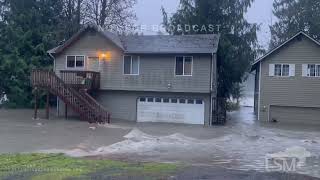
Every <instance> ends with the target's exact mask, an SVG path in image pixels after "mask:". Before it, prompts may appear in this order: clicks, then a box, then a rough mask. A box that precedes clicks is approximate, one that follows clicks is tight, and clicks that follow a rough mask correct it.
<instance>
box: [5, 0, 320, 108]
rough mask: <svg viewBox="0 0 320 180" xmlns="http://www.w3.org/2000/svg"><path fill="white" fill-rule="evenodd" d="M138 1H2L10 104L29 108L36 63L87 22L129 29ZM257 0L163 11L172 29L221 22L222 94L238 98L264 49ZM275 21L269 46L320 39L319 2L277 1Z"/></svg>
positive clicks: (187, 2) (183, 2) (209, 0)
mask: <svg viewBox="0 0 320 180" xmlns="http://www.w3.org/2000/svg"><path fill="white" fill-rule="evenodd" d="M135 3H136V0H0V91H1V92H3V91H4V92H6V93H7V95H8V97H9V100H10V103H9V107H30V106H31V105H32V89H31V87H30V84H29V76H30V71H31V69H32V68H36V67H42V68H43V67H46V68H50V67H51V66H52V64H53V62H52V59H51V58H50V57H49V56H48V55H47V53H46V51H47V50H48V49H50V48H52V47H55V46H56V45H57V44H59V43H61V42H62V41H64V40H66V39H68V38H69V37H70V36H72V35H73V34H74V33H75V32H76V31H78V30H79V29H80V28H81V26H82V25H83V24H85V23H87V22H90V23H96V24H97V25H99V26H101V27H103V28H104V29H107V30H111V31H117V32H119V33H121V32H128V31H132V30H133V29H134V20H135V19H136V16H135V12H134V11H133V6H134V5H135ZM252 3H254V0H180V5H179V8H178V9H177V11H176V12H175V13H174V14H172V15H168V14H167V13H166V11H165V9H162V12H163V24H164V26H165V27H167V29H166V30H167V32H168V33H169V34H178V35H181V34H199V33H204V32H202V31H197V32H194V31H188V32H184V31H182V32H181V31H177V30H175V29H171V28H169V27H171V26H177V25H179V24H180V25H184V24H193V25H199V26H201V25H203V24H205V25H208V24H213V25H219V33H220V34H221V39H220V45H219V51H218V74H219V76H218V77H219V79H218V96H219V97H222V98H226V99H227V98H230V97H231V96H234V97H237V96H239V93H240V92H241V88H240V84H241V83H242V82H243V81H244V80H245V77H246V74H247V73H248V72H249V69H250V64H251V63H252V61H254V59H256V58H257V57H258V56H260V55H261V54H262V53H263V52H265V50H264V49H262V48H261V46H260V45H259V42H258V40H257V36H258V32H259V30H260V26H259V24H253V23H249V22H248V21H247V20H246V18H245V14H246V12H247V11H248V8H250V7H251V5H252ZM273 14H274V16H275V17H276V20H275V23H274V24H271V25H270V31H271V37H270V39H271V41H270V49H271V48H273V47H275V46H277V45H279V44H280V43H281V42H283V41H285V40H286V39H288V38H289V37H291V36H292V35H294V34H295V33H297V32H298V31H300V30H303V31H305V32H307V33H308V34H309V35H311V36H312V37H314V38H315V39H317V40H320V34H319V33H320V1H311V0H274V2H273Z"/></svg>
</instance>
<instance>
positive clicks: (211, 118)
mask: <svg viewBox="0 0 320 180" xmlns="http://www.w3.org/2000/svg"><path fill="white" fill-rule="evenodd" d="M213 57H214V53H213V52H212V54H211V64H210V114H209V126H212V120H213V114H212V108H213V102H212V98H213V97H212V90H213V87H212V83H213V77H212V76H213Z"/></svg>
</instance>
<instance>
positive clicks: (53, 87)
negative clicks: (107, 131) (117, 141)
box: [31, 69, 110, 123]
mask: <svg viewBox="0 0 320 180" xmlns="http://www.w3.org/2000/svg"><path fill="white" fill-rule="evenodd" d="M31 83H32V86H33V87H34V88H41V89H46V90H48V91H50V93H52V94H54V95H56V96H58V97H59V98H60V99H62V100H63V101H64V102H65V103H66V104H67V105H68V106H70V107H71V108H72V109H73V110H74V111H75V112H76V113H78V114H79V115H80V118H81V119H82V120H86V121H88V122H89V123H110V113H108V111H106V110H105V109H104V108H103V106H101V105H100V104H99V103H98V102H97V101H96V100H95V99H94V98H93V97H91V96H90V95H89V94H88V93H87V91H86V90H85V89H80V90H76V89H75V88H72V87H70V86H68V85H67V84H66V83H65V82H64V81H63V80H62V79H60V78H59V77H58V76H57V75H56V74H55V73H54V72H53V71H48V70H39V69H36V70H33V71H32V73H31Z"/></svg>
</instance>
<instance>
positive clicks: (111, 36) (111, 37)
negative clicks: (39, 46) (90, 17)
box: [47, 24, 124, 54]
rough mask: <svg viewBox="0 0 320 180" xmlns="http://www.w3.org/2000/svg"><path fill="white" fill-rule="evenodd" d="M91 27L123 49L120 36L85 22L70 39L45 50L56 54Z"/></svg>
mask: <svg viewBox="0 0 320 180" xmlns="http://www.w3.org/2000/svg"><path fill="white" fill-rule="evenodd" d="M90 28H91V29H93V30H95V31H96V32H98V33H100V34H101V35H103V36H104V37H105V38H107V39H109V40H110V41H111V42H112V43H114V44H115V45H116V46H117V47H119V48H120V49H122V50H124V49H123V46H122V43H121V41H120V38H119V37H118V36H117V35H116V34H114V33H112V32H105V31H103V29H102V28H101V27H99V26H97V25H94V24H86V25H84V27H82V28H81V29H80V30H79V31H78V32H77V33H76V34H74V35H73V36H72V37H71V38H70V39H68V40H67V41H66V42H64V43H63V44H62V45H59V46H57V47H54V48H52V49H50V50H48V51H47V52H48V53H49V54H58V53H60V52H62V51H63V50H65V49H66V48H67V47H69V46H70V45H71V44H72V43H73V42H74V41H76V40H77V39H79V38H80V37H81V35H82V34H83V33H84V32H86V30H88V29H90Z"/></svg>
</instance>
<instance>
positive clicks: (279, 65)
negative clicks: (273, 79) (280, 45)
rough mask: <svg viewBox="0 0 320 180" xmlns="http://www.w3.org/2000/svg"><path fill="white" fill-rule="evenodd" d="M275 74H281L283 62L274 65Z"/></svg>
mask: <svg viewBox="0 0 320 180" xmlns="http://www.w3.org/2000/svg"><path fill="white" fill-rule="evenodd" d="M274 75H275V76H281V64H276V65H274Z"/></svg>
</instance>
